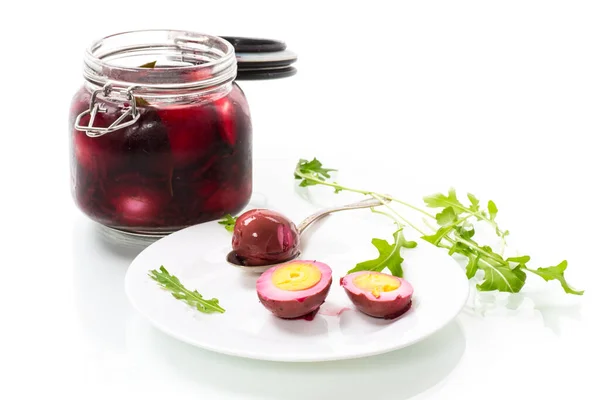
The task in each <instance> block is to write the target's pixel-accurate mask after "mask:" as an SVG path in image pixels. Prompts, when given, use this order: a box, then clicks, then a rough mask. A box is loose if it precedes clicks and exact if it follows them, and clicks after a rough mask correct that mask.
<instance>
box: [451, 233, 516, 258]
mask: <svg viewBox="0 0 600 400" xmlns="http://www.w3.org/2000/svg"><path fill="white" fill-rule="evenodd" d="M456 241H457V242H460V243H463V244H466V245H467V246H469V247H471V248H472V249H475V250H477V251H478V252H479V253H481V254H483V255H485V256H486V257H487V258H489V259H490V260H493V261H495V262H497V263H501V264H506V262H505V261H504V259H498V257H496V256H495V255H493V254H491V253H489V252H487V251H486V250H484V249H482V248H481V247H479V246H478V245H477V244H476V243H474V242H473V241H471V240H465V239H463V238H461V237H457V238H456Z"/></svg>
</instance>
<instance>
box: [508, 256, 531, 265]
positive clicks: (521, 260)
mask: <svg viewBox="0 0 600 400" xmlns="http://www.w3.org/2000/svg"><path fill="white" fill-rule="evenodd" d="M529 260H531V257H529V256H520V257H508V258H507V259H506V261H512V262H516V263H519V264H523V265H524V264H527V263H528V262H529Z"/></svg>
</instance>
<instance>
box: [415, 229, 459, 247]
mask: <svg viewBox="0 0 600 400" xmlns="http://www.w3.org/2000/svg"><path fill="white" fill-rule="evenodd" d="M452 229H454V227H453V226H452V225H450V226H442V227H441V228H440V229H438V230H437V232H436V233H434V234H433V235H424V236H421V239H423V240H426V241H428V242H429V243H431V244H434V245H436V246H437V245H439V244H440V242H441V241H442V239H443V238H444V237H446V235H447V234H448V233H449V232H451V231H452Z"/></svg>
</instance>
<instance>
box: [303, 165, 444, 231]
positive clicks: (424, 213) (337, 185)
mask: <svg viewBox="0 0 600 400" xmlns="http://www.w3.org/2000/svg"><path fill="white" fill-rule="evenodd" d="M295 174H296V175H297V176H299V177H301V178H303V179H306V180H309V181H311V182H316V183H318V184H320V185H325V186H329V187H332V188H336V189H339V190H346V191H348V192H354V193H360V194H364V195H367V196H373V197H375V196H380V197H382V198H384V199H389V200H391V201H395V202H396V203H399V204H402V205H403V206H405V207H408V208H411V209H413V210H415V211H417V212H420V213H421V214H423V215H425V216H427V217H429V218H432V219H435V216H434V215H432V214H430V213H428V212H427V211H425V210H423V209H421V208H419V207H416V206H413V205H412V204H410V203H407V202H405V201H403V200H400V199H398V198H396V197H392V196H389V195H387V194H382V193H377V192H371V191H367V190H360V189H355V188H351V187H347V186H343V185H340V184H337V183H332V182H327V181H324V180H321V179H318V178H315V177H314V176H311V175H309V174H304V173H302V172H300V169H299V168H296V171H295Z"/></svg>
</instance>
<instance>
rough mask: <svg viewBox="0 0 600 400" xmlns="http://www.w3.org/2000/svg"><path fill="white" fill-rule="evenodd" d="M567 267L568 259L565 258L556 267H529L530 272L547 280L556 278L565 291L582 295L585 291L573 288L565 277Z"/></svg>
mask: <svg viewBox="0 0 600 400" xmlns="http://www.w3.org/2000/svg"><path fill="white" fill-rule="evenodd" d="M566 269H567V260H564V261H563V262H561V263H560V264H558V265H556V266H554V267H547V268H538V269H529V268H528V269H527V271H529V272H533V273H534V274H536V275H538V276H541V277H542V279H544V280H545V281H546V282H548V281H551V280H554V279H556V280H557V281H559V282H560V285H561V286H562V288H563V290H564V291H565V293H570V294H576V295H578V296H581V295H582V294H583V293H584V291H583V290H575V289H573V288H572V287H571V286H570V285H569V284H568V283H567V280H566V279H565V270H566Z"/></svg>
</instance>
